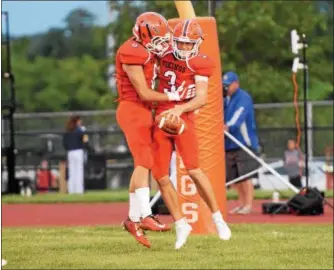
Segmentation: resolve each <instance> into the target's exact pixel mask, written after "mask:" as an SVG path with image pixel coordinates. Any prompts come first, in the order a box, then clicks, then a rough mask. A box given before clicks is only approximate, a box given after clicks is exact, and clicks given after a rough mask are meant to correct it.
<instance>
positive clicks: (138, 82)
mask: <svg viewBox="0 0 334 270" xmlns="http://www.w3.org/2000/svg"><path fill="white" fill-rule="evenodd" d="M122 67H123V70H124V71H125V72H126V74H127V75H128V77H129V79H130V81H131V83H132V85H133V87H134V88H135V89H136V91H137V93H138V95H139V97H140V98H141V99H142V100H144V101H173V100H180V98H179V97H178V95H176V94H175V93H168V94H163V93H159V92H156V91H154V90H152V89H150V88H149V87H148V86H147V83H146V79H145V75H144V70H143V67H142V66H141V65H127V64H123V65H122Z"/></svg>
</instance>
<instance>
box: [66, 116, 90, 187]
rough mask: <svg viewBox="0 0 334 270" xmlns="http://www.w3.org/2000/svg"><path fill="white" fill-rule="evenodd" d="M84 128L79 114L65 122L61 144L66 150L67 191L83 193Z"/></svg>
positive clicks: (85, 138) (86, 137)
mask: <svg viewBox="0 0 334 270" xmlns="http://www.w3.org/2000/svg"><path fill="white" fill-rule="evenodd" d="M85 131H86V129H85V127H83V126H82V124H81V119H80V117H79V116H72V117H70V118H69V120H68V122H67V123H66V133H65V134H64V136H63V146H64V148H65V150H66V151H67V164H68V174H69V177H68V193H70V194H73V193H77V194H82V193H84V147H85V144H87V143H88V136H87V134H86V133H85Z"/></svg>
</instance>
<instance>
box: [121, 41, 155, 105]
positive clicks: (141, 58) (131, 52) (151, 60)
mask: <svg viewBox="0 0 334 270" xmlns="http://www.w3.org/2000/svg"><path fill="white" fill-rule="evenodd" d="M122 64H128V65H141V66H143V69H144V74H145V78H146V82H147V85H148V87H151V88H154V81H155V79H156V76H157V75H156V58H155V56H154V55H153V54H151V53H150V52H149V51H147V49H146V48H145V47H144V46H143V45H141V44H140V43H138V42H137V41H136V40H135V39H134V38H130V39H129V40H127V41H126V42H125V43H124V44H123V45H122V46H121V47H120V48H119V49H118V50H117V53H116V84H117V91H118V97H119V98H118V100H135V101H138V100H140V98H139V96H138V94H137V91H136V89H135V88H134V87H133V85H132V84H131V81H130V79H129V77H128V75H127V74H126V72H125V71H124V70H123V68H122Z"/></svg>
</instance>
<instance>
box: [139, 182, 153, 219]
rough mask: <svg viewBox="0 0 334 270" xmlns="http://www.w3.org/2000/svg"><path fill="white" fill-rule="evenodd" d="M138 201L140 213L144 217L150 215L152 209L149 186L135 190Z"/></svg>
mask: <svg viewBox="0 0 334 270" xmlns="http://www.w3.org/2000/svg"><path fill="white" fill-rule="evenodd" d="M135 192H136V197H137V200H138V203H139V205H140V215H141V217H142V218H145V217H147V216H149V215H152V209H151V207H150V188H149V187H143V188H138V189H136V190H135Z"/></svg>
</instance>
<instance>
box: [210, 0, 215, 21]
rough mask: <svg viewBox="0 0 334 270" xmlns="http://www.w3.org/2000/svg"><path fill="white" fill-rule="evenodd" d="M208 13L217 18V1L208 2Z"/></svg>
mask: <svg viewBox="0 0 334 270" xmlns="http://www.w3.org/2000/svg"><path fill="white" fill-rule="evenodd" d="M208 11H209V16H211V17H215V15H216V1H215V0H209V1H208Z"/></svg>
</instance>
